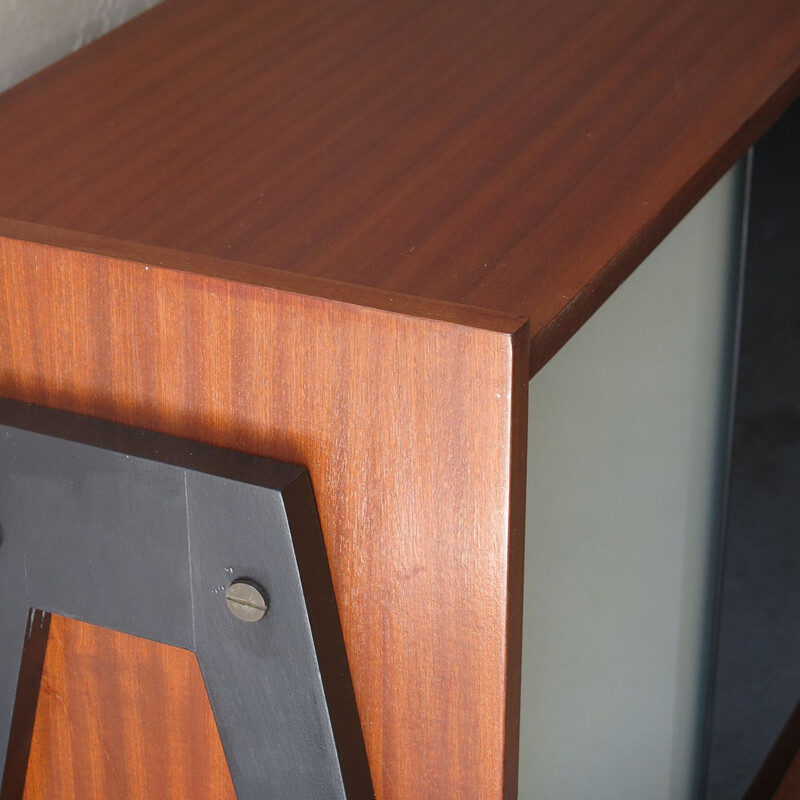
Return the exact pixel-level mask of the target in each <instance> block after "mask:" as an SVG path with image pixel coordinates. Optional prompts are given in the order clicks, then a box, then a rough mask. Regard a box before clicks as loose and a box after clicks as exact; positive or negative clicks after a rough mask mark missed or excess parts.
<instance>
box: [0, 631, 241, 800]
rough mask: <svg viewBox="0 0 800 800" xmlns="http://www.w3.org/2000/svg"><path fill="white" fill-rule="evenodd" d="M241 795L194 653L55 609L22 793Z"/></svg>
mask: <svg viewBox="0 0 800 800" xmlns="http://www.w3.org/2000/svg"><path fill="white" fill-rule="evenodd" d="M73 798H74V799H75V800H78V798H82V800H101V798H105V799H106V800H107V799H108V798H117V800H154V799H155V798H158V800H186V799H187V798H191V800H236V795H235V793H234V790H233V783H232V782H231V776H230V773H229V772H228V765H227V762H226V760H225V754H224V752H223V750H222V744H221V742H220V739H219V734H218V732H217V726H216V723H215V722H214V716H213V714H212V712H211V706H210V704H209V701H208V695H207V694H206V690H205V685H204V684H203V677H202V675H201V674H200V667H199V665H198V663H197V658H196V657H195V655H194V653H191V652H189V651H188V650H181V649H180V648H177V647H170V646H168V645H165V644H159V643H157V642H151V641H148V640H146V639H140V638H138V637H136V636H128V635H126V634H124V633H117V632H116V631H110V630H107V629H105V628H99V627H96V626H94V625H89V624H87V623H85V622H78V621H76V620H71V619H67V618H66V617H60V616H52V617H51V622H50V634H49V637H48V641H47V651H46V655H45V659H44V670H43V673H42V676H41V686H40V691H39V700H38V708H37V710H36V719H35V724H34V728H33V740H32V744H31V749H30V760H29V762H28V769H27V777H26V780H25V791H24V795H22V797H21V798H20V796H19V795H18V796H17V798H12V797H11V796H9V797H8V798H6V797H5V796H4V797H3V800H73Z"/></svg>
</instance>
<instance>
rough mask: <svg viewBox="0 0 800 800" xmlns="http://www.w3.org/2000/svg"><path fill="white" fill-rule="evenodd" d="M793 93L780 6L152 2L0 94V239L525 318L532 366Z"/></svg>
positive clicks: (793, 45) (787, 21) (768, 0)
mask: <svg viewBox="0 0 800 800" xmlns="http://www.w3.org/2000/svg"><path fill="white" fill-rule="evenodd" d="M798 93H800V4H798V2H797V0H758V2H755V0H647V2H642V0H598V1H597V2H592V1H590V0H495V1H494V2H486V0H402V2H401V1H400V0H381V2H363V0H337V1H336V2H332V1H331V0H309V1H308V2H306V3H296V2H294V1H293V0H268V1H267V2H264V0H166V2H165V3H163V4H162V5H160V6H158V7H156V8H155V9H153V10H151V11H149V12H147V13H145V14H143V15H142V16H140V17H138V18H137V19H135V20H133V21H132V22H130V23H128V24H127V25H125V26H123V27H122V28H120V29H118V30H117V31H114V32H113V33H111V34H109V35H108V36H105V37H103V38H102V39H100V40H98V41H97V42H95V43H94V44H92V45H90V46H88V47H86V48H84V49H83V50H81V51H79V52H77V53H75V54H74V55H72V56H70V57H69V58H67V59H65V60H64V61H61V62H59V63H58V64H56V65H54V66H53V67H51V68H49V69H48V70H45V71H44V72H42V73H39V74H38V75H36V76H34V77H33V78H31V79H29V80H28V81H25V82H24V83H22V84H20V85H19V86H17V87H14V88H13V89H11V90H10V91H8V92H6V93H5V94H3V95H2V96H0V218H4V219H5V220H6V221H7V222H4V223H2V224H0V233H2V232H3V230H4V226H5V229H6V231H7V230H8V225H10V224H12V223H11V222H8V221H21V222H24V223H34V224H36V225H39V226H45V227H46V229H59V230H62V231H67V232H77V233H80V234H87V235H91V236H93V237H95V238H94V239H93V241H94V243H95V244H94V247H95V249H98V248H99V249H102V241H103V240H105V238H106V237H107V239H108V240H109V241H111V240H116V241H117V242H119V241H122V242H126V243H132V244H135V245H137V246H138V245H146V246H150V247H157V248H165V249H168V250H171V251H179V252H180V253H182V254H184V255H185V254H190V255H192V256H197V257H198V258H200V257H203V258H206V257H213V258H216V259H224V260H225V261H226V262H230V263H234V262H235V263H238V264H243V265H248V266H249V268H250V269H251V270H252V269H253V268H256V269H258V268H264V269H265V271H270V272H274V271H275V270H278V271H281V272H285V273H294V275H295V276H297V277H295V278H294V279H293V280H299V278H300V277H303V276H308V279H309V281H310V282H311V283H310V285H311V286H312V288H313V285H314V281H315V280H319V279H330V280H332V281H335V282H338V283H341V284H345V285H349V286H351V287H353V288H354V291H361V290H363V289H364V288H365V287H366V288H368V289H370V290H376V291H377V293H383V294H384V295H386V296H387V297H389V298H390V299H391V297H392V296H397V297H403V296H411V297H416V298H423V299H424V300H425V301H432V302H433V303H434V304H435V303H439V302H445V303H455V304H460V305H462V306H467V307H473V308H475V309H481V310H488V311H490V312H499V313H500V314H502V315H507V316H508V317H509V318H512V317H514V318H518V317H522V318H529V319H530V330H531V339H532V355H531V370H532V371H535V369H536V368H537V367H538V366H540V365H541V364H542V363H544V361H546V360H547V359H548V358H549V357H550V356H551V355H552V354H553V353H554V352H555V351H556V350H557V349H558V348H559V347H560V346H561V344H563V342H564V341H566V339H567V338H568V337H569V336H570V335H571V334H572V333H573V332H574V331H575V330H576V329H577V328H578V327H579V326H580V325H581V324H582V323H583V322H584V321H585V319H586V318H587V317H588V316H589V315H590V314H591V313H592V312H593V311H594V310H595V309H596V308H597V307H598V306H599V305H600V304H601V303H602V302H603V300H604V299H605V298H606V297H607V296H608V295H609V294H610V293H611V292H612V291H613V290H614V288H616V286H617V285H618V284H619V283H620V282H621V281H622V280H623V279H624V278H625V277H626V276H627V275H628V274H629V273H630V272H631V270H632V269H634V268H635V267H636V266H637V265H638V263H640V261H641V260H642V259H643V258H644V256H645V255H646V254H647V253H648V252H649V251H650V250H651V249H652V248H653V247H654V246H655V244H657V242H658V241H660V239H661V238H663V236H664V235H665V234H666V233H667V232H668V231H669V230H670V229H671V228H672V227H673V226H674V225H675V224H676V222H677V221H678V220H679V219H680V218H681V217H682V216H683V214H685V213H686V211H688V209H689V208H690V207H691V206H692V205H693V204H694V203H695V202H696V201H697V200H698V199H699V198H700V196H701V195H702V194H703V193H704V192H705V191H706V190H707V189H708V188H709V187H710V186H711V185H712V183H713V182H714V181H715V180H717V179H718V178H719V177H720V176H721V175H722V174H723V172H724V171H725V170H726V169H728V168H729V167H730V166H731V165H732V164H733V163H734V162H735V160H736V159H738V158H739V157H741V155H742V154H743V153H744V152H745V150H746V149H747V147H748V146H749V145H750V144H752V143H753V141H754V140H755V139H756V138H757V137H758V136H760V135H761V133H763V132H764V131H765V130H766V128H767V127H768V126H769V125H770V124H771V123H772V122H774V120H775V119H776V118H777V117H778V116H779V115H780V114H781V113H782V112H783V111H784V110H785V109H786V108H787V107H788V105H789V104H790V103H791V102H792V100H793V99H794V98H795V96H796V95H797V94H798ZM12 227H13V225H12ZM97 237H103V239H98V238H97ZM98 242H100V244H98ZM184 260H185V259H184ZM301 283H302V281H301ZM480 313H483V312H480Z"/></svg>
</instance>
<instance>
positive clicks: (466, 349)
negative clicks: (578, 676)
mask: <svg viewBox="0 0 800 800" xmlns="http://www.w3.org/2000/svg"><path fill="white" fill-rule="evenodd" d="M527 347H528V332H527V330H526V329H524V328H523V329H521V330H519V331H517V332H516V333H514V334H509V333H508V329H506V330H505V331H503V330H497V331H493V330H486V329H477V328H471V327H468V326H465V325H458V324H452V323H448V322H443V321H435V320H429V319H422V318H417V317H413V316H405V315H401V314H396V313H391V312H387V311H383V310H378V309H373V308H364V307H359V306H355V305H348V304H345V303H339V302H334V301H331V300H326V299H321V298H315V297H309V296H304V295H301V294H293V293H290V292H285V291H278V290H274V289H270V288H266V287H263V286H253V285H250V284H243V283H237V282H233V281H227V280H223V279H220V278H216V277H212V276H208V275H197V274H192V273H187V272H178V271H175V270H169V269H164V268H159V267H156V266H146V265H142V264H138V263H132V262H129V261H124V260H118V259H111V258H107V257H103V256H99V255H93V254H85V253H77V252H72V251H68V250H61V249H58V248H54V247H48V246H42V245H35V244H30V243H25V242H20V241H17V240H11V239H0V393H1V394H3V395H5V396H9V397H13V398H17V399H22V400H29V401H34V402H38V403H42V404H46V405H51V406H55V407H59V408H64V409H67V410H72V411H77V412H81V413H86V414H92V415H95V416H99V417H104V418H107V419H112V420H116V421H119V422H123V423H128V424H135V425H138V426H142V427H147V428H150V429H153V430H158V431H163V432H166V433H170V434H173V435H178V436H185V437H189V438H193V439H199V440H203V441H207V442H210V443H213V444H216V445H220V446H223V447H230V448H234V449H239V450H243V451H246V452H251V453H255V454H259V455H265V456H270V457H274V458H278V459H282V460H286V461H292V462H296V463H299V464H303V465H305V466H306V467H308V469H309V471H310V474H311V478H312V482H313V484H314V488H315V492H316V496H317V502H318V506H319V512H320V518H321V521H322V528H323V533H324V536H325V541H326V547H327V549H328V555H329V558H330V563H331V571H332V576H333V581H334V587H335V591H336V595H337V601H338V604H339V610H340V614H341V617H342V627H343V631H344V635H345V641H346V646H347V651H348V656H349V659H350V665H351V669H352V672H353V681H354V685H355V690H356V696H357V701H358V705H359V712H360V715H361V719H362V725H363V728H364V737H365V740H366V745H367V751H368V755H369V759H370V765H371V769H372V771H373V778H374V781H375V786H376V791H377V795H378V797H379V798H381V800H418V798H421V797H432V798H436V799H437V800H469V799H470V798H481V799H482V800H499V798H503V797H505V798H513V797H515V796H516V786H515V780H516V767H517V764H516V758H517V752H516V751H517V741H516V730H517V724H518V713H519V709H518V691H519V657H520V654H519V639H520V635H521V634H520V619H519V615H520V608H521V583H522V581H521V578H522V573H521V564H522V559H521V547H522V535H523V523H524V520H523V516H524V505H523V504H524V480H525V475H524V468H525V467H524V465H525V435H526V434H525V409H526V396H527V395H526V393H527V369H526V359H527V355H528V353H527ZM176 713H177V712H176ZM186 758H188V759H191V754H188V753H187V754H186ZM62 797H63V798H64V800H71V798H73V797H75V798H76V800H77V798H78V797H79V795H71V794H69V793H66V794H63V795H62ZM80 800H86V798H85V796H83V797H80Z"/></svg>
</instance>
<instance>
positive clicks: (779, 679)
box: [707, 102, 800, 800]
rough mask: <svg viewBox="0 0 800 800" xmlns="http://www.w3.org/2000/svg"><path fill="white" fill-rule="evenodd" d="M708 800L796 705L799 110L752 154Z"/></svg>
mask: <svg viewBox="0 0 800 800" xmlns="http://www.w3.org/2000/svg"><path fill="white" fill-rule="evenodd" d="M752 176H753V177H752V184H751V194H750V214H749V224H748V239H747V249H746V268H745V280H744V287H745V291H744V305H743V314H742V328H741V355H740V361H739V380H738V387H737V394H736V414H735V422H734V434H733V451H732V456H733V457H732V463H731V480H730V499H729V508H728V523H727V531H726V535H725V544H724V562H723V582H722V589H721V591H722V595H721V611H720V618H719V638H718V651H717V660H716V665H715V668H714V673H715V680H714V690H713V695H712V716H711V730H710V756H709V772H708V788H707V800H734V798H740V797H741V796H742V795H743V794H744V792H745V791H746V789H747V787H748V785H749V783H750V781H751V780H752V778H753V777H754V775H755V773H756V771H757V769H758V767H759V765H760V764H761V762H762V761H763V760H764V757H765V756H766V754H767V752H768V751H769V749H770V746H771V745H772V743H773V742H774V741H775V739H776V738H777V736H778V734H779V733H780V730H781V728H782V727H783V724H784V722H785V721H786V719H787V717H788V716H789V714H790V713H791V711H792V709H793V708H794V707H795V705H797V703H798V702H799V701H800V102H798V103H796V104H795V105H794V107H793V108H792V109H791V110H790V111H789V112H787V114H785V115H784V117H783V118H782V120H781V121H780V122H779V123H778V124H777V125H776V126H774V128H773V129H772V130H771V131H770V132H769V133H768V134H767V135H766V136H765V137H764V138H763V139H762V140H761V141H760V142H759V143H758V144H757V145H756V147H755V152H754V155H753V173H752Z"/></svg>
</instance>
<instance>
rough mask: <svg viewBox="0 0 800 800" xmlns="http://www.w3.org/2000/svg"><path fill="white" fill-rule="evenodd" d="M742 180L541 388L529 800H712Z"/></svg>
mask: <svg viewBox="0 0 800 800" xmlns="http://www.w3.org/2000/svg"><path fill="white" fill-rule="evenodd" d="M739 174H740V173H739V171H738V170H735V171H734V172H732V173H730V174H729V175H727V176H726V177H725V178H724V179H723V180H722V181H721V182H720V183H719V184H718V185H717V186H716V187H715V188H714V189H713V190H712V191H711V192H710V193H709V194H708V195H707V196H706V197H705V198H704V199H703V200H702V201H701V202H700V204H699V205H698V206H697V207H696V208H695V209H694V210H693V211H692V212H691V214H689V216H688V217H687V218H686V219H685V220H684V221H683V222H682V223H681V224H680V225H679V226H678V228H676V229H675V231H673V233H672V234H671V235H670V236H669V237H668V238H667V239H666V240H665V241H664V242H663V243H662V244H661V245H660V246H659V248H658V249H657V250H656V251H655V252H654V253H653V254H652V255H651V256H650V258H648V259H647V260H646V261H645V262H644V263H643V264H642V266H641V267H640V268H639V269H638V270H637V271H636V272H635V273H634V274H633V276H632V277H631V278H630V279H629V280H628V281H627V282H626V283H625V284H624V285H623V286H622V287H621V288H620V289H619V290H618V292H617V293H616V294H615V295H614V296H613V297H611V299H610V300H609V301H608V302H607V303H606V304H605V305H604V306H603V307H602V308H601V309H600V311H599V312H598V313H597V314H596V315H595V316H594V317H593V318H592V319H591V320H590V321H589V322H588V323H587V324H586V325H585V326H584V327H583V328H582V329H581V330H580V331H579V332H578V334H577V335H576V336H575V337H574V338H573V339H572V340H571V341H570V342H569V343H568V344H567V345H566V346H565V347H564V349H563V350H562V351H561V352H560V353H559V354H558V355H556V357H555V358H554V359H553V360H552V361H551V362H550V363H549V364H548V365H546V366H545V367H544V369H543V370H542V371H541V372H540V373H539V374H538V375H537V376H535V377H534V379H533V381H532V383H531V395H530V398H531V399H530V438H529V466H528V524H527V530H528V538H527V543H526V563H525V569H526V578H525V593H526V596H525V614H524V643H523V650H524V653H523V708H522V711H523V730H522V750H521V770H520V779H521V784H520V786H521V788H520V798H521V800H667V799H668V798H669V800H690V798H694V797H696V796H697V794H696V785H695V783H694V781H695V780H696V768H697V756H698V730H699V728H700V723H701V718H700V716H699V715H701V714H702V702H701V698H702V689H703V681H702V678H703V670H704V659H705V654H706V640H707V620H708V613H707V612H708V599H709V597H708V595H709V591H710V585H711V583H712V581H711V580H710V575H712V574H713V572H714V568H713V561H714V552H713V551H714V546H715V544H716V525H715V523H716V521H717V513H716V512H717V510H718V506H719V502H718V489H719V466H720V464H719V461H720V459H719V456H720V452H721V449H723V448H722V447H721V444H722V443H723V441H724V430H722V431H721V428H724V423H725V414H724V409H725V406H726V399H727V393H728V385H729V378H728V369H729V366H730V361H731V347H732V320H733V316H734V308H735V290H736V281H737V270H736V258H735V255H736V251H737V250H738V239H737V235H738V197H739V191H738V189H739V183H740V180H739ZM721 409H722V410H723V413H722V416H720V411H721Z"/></svg>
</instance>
